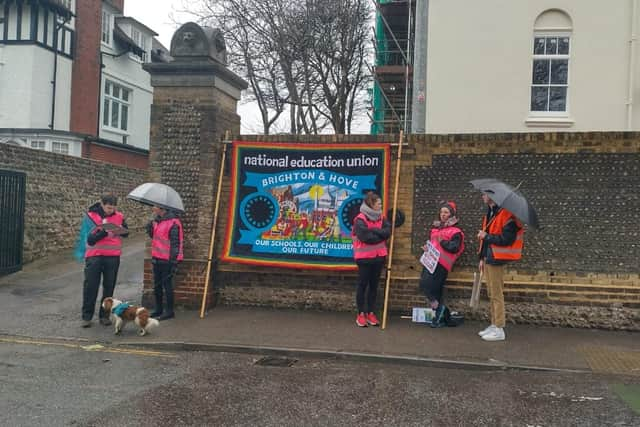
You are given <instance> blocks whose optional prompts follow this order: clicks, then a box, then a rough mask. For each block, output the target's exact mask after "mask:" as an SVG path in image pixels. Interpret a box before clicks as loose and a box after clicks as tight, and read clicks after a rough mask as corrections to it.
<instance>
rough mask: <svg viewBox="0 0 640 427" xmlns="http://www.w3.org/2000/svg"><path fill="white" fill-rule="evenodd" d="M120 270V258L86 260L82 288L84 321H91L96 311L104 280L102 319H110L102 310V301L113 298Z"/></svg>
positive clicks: (97, 257)
mask: <svg viewBox="0 0 640 427" xmlns="http://www.w3.org/2000/svg"><path fill="white" fill-rule="evenodd" d="M119 268H120V257H119V256H93V257H89V258H87V259H86V260H85V266H84V285H83V288H82V320H91V319H92V318H93V313H94V312H95V310H96V299H97V298H98V290H99V289H100V280H101V279H102V298H100V314H99V316H100V319H103V318H105V317H108V316H107V314H106V313H105V312H104V310H103V309H102V301H103V300H104V299H105V298H107V297H112V296H113V291H114V289H115V288H116V280H117V278H118V269H119Z"/></svg>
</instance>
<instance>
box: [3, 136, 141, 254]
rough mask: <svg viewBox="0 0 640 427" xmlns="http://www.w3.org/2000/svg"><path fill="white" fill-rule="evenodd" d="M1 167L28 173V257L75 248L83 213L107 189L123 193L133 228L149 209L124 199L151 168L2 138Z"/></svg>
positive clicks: (121, 198) (122, 205) (121, 197)
mask: <svg viewBox="0 0 640 427" xmlns="http://www.w3.org/2000/svg"><path fill="white" fill-rule="evenodd" d="M0 169H10V170H16V171H21V172H25V173H26V174H27V189H26V201H25V234H24V261H25V262H30V261H33V260H35V259H38V258H41V257H44V256H46V255H48V254H52V253H57V252H60V251H61V250H70V249H71V248H72V247H73V246H74V244H75V240H76V236H77V234H78V231H79V226H80V222H81V220H82V214H83V212H84V211H85V210H86V208H87V207H88V206H90V205H91V204H93V203H95V202H97V201H98V200H99V199H100V196H101V195H102V193H103V192H105V191H111V192H113V193H114V194H116V195H117V196H118V198H119V206H118V207H119V209H120V210H121V211H122V212H123V213H124V215H125V218H126V220H127V223H128V224H129V227H130V228H131V229H132V230H134V231H135V230H141V229H142V227H143V226H144V224H145V223H146V221H147V220H148V217H149V209H148V208H147V207H145V206H143V205H141V204H139V203H135V202H130V201H127V200H125V196H126V195H127V194H128V193H129V192H130V191H131V190H132V189H133V188H135V187H136V186H138V185H140V184H141V183H143V182H145V181H146V171H145V170H141V169H134V168H127V167H122V166H115V165H111V164H108V163H103V162H98V161H92V160H87V159H82V158H78V157H72V156H66V155H62V154H55V153H50V152H46V151H38V150H32V149H29V148H22V147H16V146H11V145H6V144H0Z"/></svg>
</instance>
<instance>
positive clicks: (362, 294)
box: [356, 258, 384, 313]
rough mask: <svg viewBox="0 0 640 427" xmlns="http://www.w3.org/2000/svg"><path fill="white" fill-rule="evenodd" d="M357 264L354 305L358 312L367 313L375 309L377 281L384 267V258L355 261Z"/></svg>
mask: <svg viewBox="0 0 640 427" xmlns="http://www.w3.org/2000/svg"><path fill="white" fill-rule="evenodd" d="M356 264H357V265H358V288H357V289H356V305H357V306H358V313H369V312H372V311H374V310H375V309H376V297H377V294H378V282H379V281H380V273H381V272H382V267H384V258H377V259H376V261H367V262H362V261H356Z"/></svg>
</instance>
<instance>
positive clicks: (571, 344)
mask: <svg viewBox="0 0 640 427" xmlns="http://www.w3.org/2000/svg"><path fill="white" fill-rule="evenodd" d="M127 243H128V244H127V246H126V249H125V253H124V256H123V259H122V264H121V269H120V273H119V281H118V285H117V288H116V297H118V298H120V299H123V300H128V301H132V302H137V301H138V302H139V301H140V297H141V287H142V285H141V283H142V262H143V258H144V239H143V238H140V237H138V238H133V239H130V241H129V242H127ZM82 267H83V266H82V264H79V263H77V262H75V261H73V260H72V259H70V258H69V257H68V256H67V255H65V254H63V255H60V256H57V257H53V258H49V259H47V260H45V261H40V262H36V263H32V264H29V265H27V266H25V268H24V271H22V272H19V273H16V274H13V275H10V276H5V277H2V278H0V342H1V341H2V340H5V341H7V340H11V339H19V338H24V337H26V338H30V339H42V338H47V339H54V338H59V339H65V340H74V341H80V342H88V343H108V344H110V345H122V346H124V345H127V346H135V347H139V346H144V347H149V348H159V349H162V348H163V349H185V350H190V349H191V350H209V351H231V352H249V353H259V354H275V355H288V356H295V357H302V356H312V357H338V358H352V359H366V360H379V361H381V362H382V361H384V362H392V363H413V364H425V365H434V366H439V365H444V366H460V367H465V368H477V369H505V368H513V369H534V370H535V369H543V370H571V371H585V372H591V371H593V372H598V373H608V374H609V373H610V374H622V375H631V376H638V377H640V333H637V332H617V331H602V330H586V329H573V328H552V327H535V326H527V325H508V326H507V328H506V333H507V340H506V341H503V342H494V343H489V342H484V341H482V340H481V339H480V337H478V335H477V332H478V331H479V330H480V329H482V328H483V327H484V326H486V325H484V324H480V323H478V322H467V323H465V324H464V325H461V326H459V327H455V328H442V329H431V328H429V327H426V326H423V325H419V324H414V323H412V322H411V320H410V319H404V318H401V317H400V316H391V317H389V319H388V322H387V327H386V329H385V330H381V329H380V328H372V327H368V328H358V327H356V325H355V316H354V315H353V314H350V313H335V312H316V311H293V310H275V309H263V308H237V307H216V308H213V309H211V310H209V311H208V313H206V316H205V318H204V319H200V317H199V312H196V311H179V312H177V317H176V318H175V319H172V320H168V321H165V322H162V323H161V326H160V328H158V329H156V330H154V331H152V334H151V335H149V336H146V337H139V336H138V335H137V334H136V332H135V328H134V327H133V326H132V325H129V327H128V328H126V329H125V331H124V332H123V334H122V336H114V335H113V330H112V328H111V327H104V326H100V325H98V324H97V322H94V326H93V327H91V328H88V329H82V328H80V327H79V320H80V306H81V298H82Z"/></svg>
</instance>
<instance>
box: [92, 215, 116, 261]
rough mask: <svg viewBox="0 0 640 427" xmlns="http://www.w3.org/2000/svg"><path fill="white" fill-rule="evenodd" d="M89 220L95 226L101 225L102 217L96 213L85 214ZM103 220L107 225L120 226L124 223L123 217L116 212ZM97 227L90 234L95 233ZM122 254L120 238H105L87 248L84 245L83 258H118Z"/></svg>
mask: <svg viewBox="0 0 640 427" xmlns="http://www.w3.org/2000/svg"><path fill="white" fill-rule="evenodd" d="M87 215H89V218H91V219H92V220H93V222H95V223H96V224H97V225H100V224H102V219H103V218H102V217H101V216H100V214H98V213H97V212H87ZM104 219H106V220H107V222H108V223H111V224H115V225H118V226H122V222H123V221H124V215H122V214H121V213H120V212H118V211H116V212H115V213H114V214H113V215H110V216H107V217H105V218H104ZM97 232H98V227H96V228H95V229H94V230H93V231H92V233H97ZM121 254H122V237H120V236H116V235H113V236H107V237H105V238H104V239H101V240H100V241H99V242H96V244H95V245H93V246H89V244H88V243H86V246H85V252H84V257H85V258H89V257H93V256H120V255H121Z"/></svg>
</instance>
